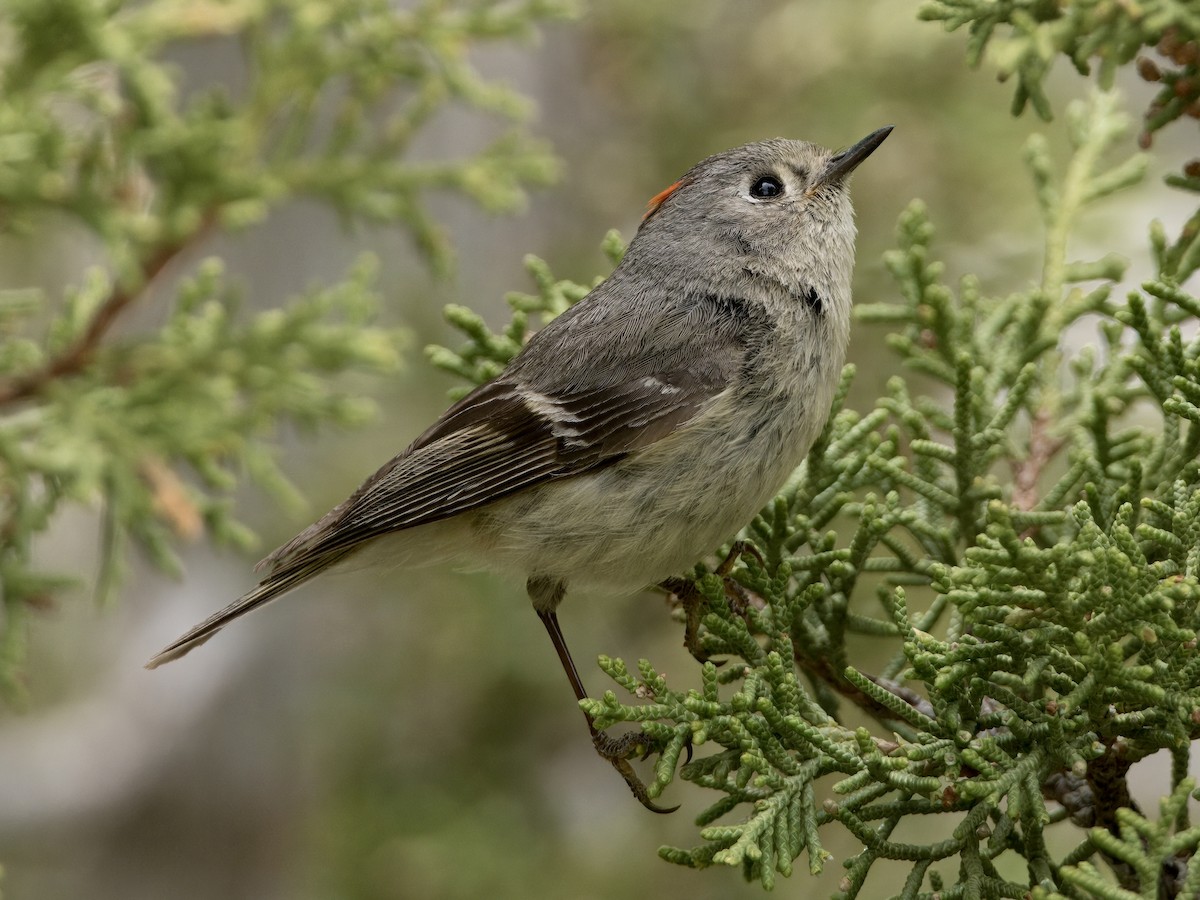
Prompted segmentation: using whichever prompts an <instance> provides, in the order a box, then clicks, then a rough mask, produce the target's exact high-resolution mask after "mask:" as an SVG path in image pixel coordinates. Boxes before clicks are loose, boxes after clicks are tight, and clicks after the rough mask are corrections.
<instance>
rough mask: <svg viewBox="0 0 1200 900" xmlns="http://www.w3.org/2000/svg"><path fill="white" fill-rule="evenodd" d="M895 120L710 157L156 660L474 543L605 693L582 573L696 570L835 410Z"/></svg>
mask: <svg viewBox="0 0 1200 900" xmlns="http://www.w3.org/2000/svg"><path fill="white" fill-rule="evenodd" d="M891 130H892V129H891V127H890V126H889V127H887V128H881V129H879V130H878V131H875V132H873V133H871V134H869V135H868V136H867V137H865V138H863V139H862V140H861V141H859V142H858V143H857V144H855V145H854V146H852V147H850V148H849V149H847V150H844V151H842V152H840V153H834V152H831V151H829V150H825V149H824V148H822V147H818V146H816V145H815V144H810V143H806V142H804V141H789V140H770V141H762V142H760V143H755V144H747V145H745V146H743V147H738V148H736V149H734V150H729V151H726V152H725V153H719V154H717V155H716V156H712V157H709V158H708V159H706V160H704V161H703V162H701V163H699V164H697V165H696V166H695V167H694V168H692V169H691V170H690V171H689V172H688V173H687V174H685V175H684V176H683V177H682V178H680V179H679V181H677V182H675V184H673V185H671V187H669V188H667V190H665V191H663V192H662V193H661V194H659V195H658V196H657V197H655V198H654V199H653V200H651V201H650V207H649V209H648V211H647V213H646V215H645V217H644V219H643V220H642V224H641V227H640V228H639V229H638V232H637V235H636V236H635V237H634V239H633V241H632V243H630V245H629V248H628V250H627V251H626V252H625V257H624V259H622V261H621V264H620V265H619V266H617V268H616V270H615V271H614V272H613V273H612V275H610V276H609V278H608V279H607V280H606V281H604V282H603V283H602V284H600V285H599V286H597V287H596V288H595V290H593V291H592V292H591V293H590V294H588V295H587V297H585V298H584V299H583V300H581V301H580V302H579V303H577V304H576V305H575V306H573V307H572V308H571V309H569V310H567V311H566V312H565V313H563V314H562V315H561V316H559V317H558V318H556V319H554V320H553V321H552V322H550V323H549V324H548V325H546V327H545V328H543V329H542V330H541V331H539V332H538V333H537V334H535V335H534V336H533V337H532V338H531V339H530V340H529V343H528V344H527V345H526V346H525V348H524V349H523V350H522V351H521V353H520V354H519V355H518V356H517V357H516V358H515V359H514V360H513V361H512V362H511V363H510V364H509V366H508V368H506V369H505V370H504V371H503V372H502V373H501V374H500V375H499V376H497V377H496V378H495V379H494V380H493V381H490V382H488V383H487V384H485V385H483V386H481V387H479V388H477V389H476V390H474V391H472V392H471V393H470V394H468V395H467V396H466V397H464V398H463V399H462V400H460V401H459V402H458V403H456V404H454V405H453V406H452V407H450V409H448V410H446V412H445V413H444V414H443V415H442V416H441V418H439V419H438V420H437V421H436V422H434V423H433V425H432V426H430V427H429V429H428V430H426V431H425V433H424V434H422V435H421V436H420V437H418V438H417V439H416V440H415V441H414V442H413V443H412V445H411V446H410V447H409V448H408V449H407V450H405V451H404V452H403V453H401V454H400V455H399V456H397V457H395V458H394V459H392V460H391V461H390V462H388V463H387V464H385V465H384V466H383V468H381V469H380V470H379V471H378V472H376V473H375V474H374V475H372V476H371V477H370V478H368V479H367V480H366V482H364V483H363V485H362V486H361V487H359V488H358V490H356V491H355V492H354V493H353V495H351V496H350V498H349V499H348V500H346V501H345V502H344V503H342V504H341V505H339V506H338V507H336V508H335V509H334V510H332V511H331V512H330V513H329V514H328V515H326V516H325V517H324V518H323V519H321V520H320V521H319V522H317V523H316V524H314V525H312V526H310V527H309V528H307V529H306V530H305V531H303V532H301V533H300V534H299V535H297V536H296V537H294V538H293V539H292V540H290V541H289V542H288V543H286V544H284V545H283V546H282V547H280V548H279V549H278V550H276V551H275V552H274V553H272V554H271V555H270V556H268V557H267V558H266V559H265V560H263V561H262V562H261V563H260V564H259V568H260V569H263V570H265V572H266V574H265V575H264V577H263V579H262V581H261V582H260V583H259V585H258V586H257V587H255V588H254V589H253V590H251V591H250V592H249V593H248V594H246V595H245V596H244V597H242V598H241V599H239V600H236V601H234V602H233V603H231V604H230V605H229V606H227V607H226V608H225V609H223V610H221V611H220V612H218V613H216V614H215V615H213V616H212V617H211V618H209V619H207V620H205V621H204V622H201V623H200V624H199V625H197V626H196V627H195V628H193V629H192V630H191V631H189V632H187V633H186V634H184V635H183V636H182V637H180V638H179V639H178V640H176V641H174V642H172V643H171V644H169V645H168V646H167V647H165V648H164V649H163V650H162V651H161V652H160V653H159V654H158V655H157V656H155V657H154V658H153V659H151V660H150V662H149V663H148V664H147V667H148V668H155V667H156V666H159V665H161V664H163V663H165V662H168V661H170V660H173V659H177V658H179V657H180V656H183V655H184V654H185V653H187V652H188V651H189V650H191V649H192V648H193V647H195V646H197V645H199V644H201V643H203V642H204V641H206V640H208V639H209V638H210V637H212V635H213V634H215V633H216V632H217V631H219V630H220V629H221V628H223V627H224V626H225V625H227V624H228V623H229V622H231V621H233V620H234V619H236V618H238V617H239V616H241V615H243V614H245V613H247V612H249V611H250V610H252V609H255V608H256V607H259V606H261V605H263V604H264V603H267V602H268V601H271V600H274V599H275V598H277V597H279V596H281V595H283V594H284V593H286V592H288V591H290V590H291V589H292V588H294V587H296V586H298V585H300V584H303V583H304V582H306V581H308V580H309V579H310V578H312V577H313V576H314V575H316V574H318V573H319V572H321V571H323V570H325V569H327V568H329V567H330V566H333V565H335V564H337V563H340V562H342V561H344V560H346V559H347V558H349V557H350V556H355V557H356V561H364V560H366V561H369V557H375V558H377V559H379V560H386V561H387V562H388V564H390V565H396V564H400V565H416V564H423V563H428V562H436V561H441V560H448V561H453V560H456V559H457V560H460V561H467V562H470V563H477V562H480V561H482V562H484V563H485V564H486V565H488V566H490V567H491V568H494V569H499V570H504V571H511V572H514V573H516V574H517V575H519V576H520V577H523V578H525V579H526V586H527V589H528V592H529V597H530V599H531V600H532V601H533V608H534V610H535V611H536V612H537V614H538V616H539V617H540V618H541V620H542V623H543V624H544V625H545V626H546V630H547V631H548V632H549V634H550V639H551V640H552V641H553V642H554V647H555V650H556V651H557V652H558V655H559V659H560V660H561V662H562V665H563V668H564V670H565V671H566V673H567V677H568V678H569V679H570V681H571V686H572V688H573V689H574V691H575V696H576V697H577V698H578V699H580V700H582V699H584V698H585V697H586V696H587V693H586V691H585V690H584V687H583V682H582V681H581V680H580V678H579V674H578V672H577V671H576V669H575V664H574V663H573V662H572V660H571V655H570V652H569V651H568V650H567V645H566V642H565V640H564V639H563V635H562V631H561V630H560V628H559V624H558V617H557V614H556V612H555V611H556V610H557V608H558V604H559V603H560V602H561V601H562V599H563V596H564V595H565V594H566V592H567V589H568V587H572V588H579V587H598V588H600V589H602V590H604V591H607V592H610V593H616V592H631V591H634V590H637V589H639V588H643V587H645V586H647V585H650V584H654V583H656V582H659V581H661V580H663V579H665V578H667V577H668V576H672V575H675V574H677V573H679V572H681V571H683V570H684V569H686V568H687V567H689V566H691V565H692V564H694V563H695V562H696V560H697V559H699V558H700V557H701V556H702V555H703V554H704V553H706V552H708V551H711V550H713V549H714V548H716V547H718V546H719V545H720V544H721V543H722V542H724V541H726V540H728V539H729V538H730V537H732V536H733V535H734V534H735V533H736V532H737V531H738V529H740V528H741V527H743V526H744V525H745V524H746V523H747V522H749V521H750V520H751V519H752V518H753V517H754V515H755V514H756V513H757V512H758V511H759V509H761V508H762V507H763V505H764V504H766V503H767V501H768V500H770V498H771V497H772V496H773V495H774V494H775V492H776V491H778V489H779V488H780V486H781V485H782V484H783V483H784V481H785V480H786V479H787V477H788V475H789V474H790V473H791V472H792V470H794V469H795V468H796V467H797V466H798V465H799V464H800V462H801V461H802V460H803V459H804V456H805V454H807V453H808V450H809V447H810V446H812V443H813V441H814V440H815V439H816V437H817V435H818V433H819V432H820V431H821V429H822V427H824V424H825V420H826V418H827V417H828V415H829V406H830V403H831V401H832V397H833V392H834V389H835V387H836V385H837V381H838V376H839V373H840V372H841V369H842V363H843V360H844V358H845V353H846V343H847V340H848V339H849V335H850V276H851V271H852V269H853V266H854V235H855V228H854V211H853V209H852V208H851V205H850V197H849V192H848V190H847V185H846V181H847V177H848V176H849V175H850V173H851V172H853V171H854V169H855V167H857V166H858V164H859V163H861V162H862V161H863V160H864V159H866V158H867V157H868V156H869V155H870V154H871V153H872V151H874V150H875V148H877V147H878V146H879V145H880V144H881V143H883V141H884V139H885V138H886V137H887V136H888V134H889V133H890V132H891ZM588 726H589V728H590V729H591V732H592V738H593V742H594V743H595V745H596V749H597V750H598V751H599V752H600V754H601V755H602V756H604V757H605V758H606V759H608V760H609V761H610V762H611V763H612V764H613V766H614V767H615V768H616V769H617V770H618V771H619V772H620V773H621V774H622V776H623V777H624V778H625V780H626V782H627V783H628V784H629V786H630V788H631V789H632V790H633V792H634V794H635V796H637V797H638V799H639V800H640V801H641V802H642V803H643V804H644V805H646V806H647V807H649V808H651V809H654V810H655V811H659V812H663V811H666V810H661V809H659V808H658V807H656V806H654V805H653V804H652V803H651V802H650V800H649V798H648V797H647V796H646V791H645V787H644V786H643V785H642V783H641V781H640V780H639V779H638V778H637V776H636V774H635V773H634V772H633V769H632V767H631V766H630V764H629V762H628V759H627V757H628V756H629V755H630V753H631V751H632V748H633V746H634V744H635V743H636V741H635V740H629V739H627V740H620V739H612V738H609V737H607V736H606V735H604V734H602V733H601V732H599V731H598V730H597V729H596V728H595V727H594V726H593V725H592V721H591V719H590V718H589V719H588ZM637 737H638V735H637V733H636V732H635V733H634V735H633V738H634V739H636V738H637Z"/></svg>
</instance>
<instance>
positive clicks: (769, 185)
mask: <svg viewBox="0 0 1200 900" xmlns="http://www.w3.org/2000/svg"><path fill="white" fill-rule="evenodd" d="M782 193H783V182H781V181H780V180H779V179H778V178H776V177H775V176H774V175H760V176H759V177H758V178H757V179H756V180H755V182H754V184H752V185H750V196H751V197H759V198H761V199H766V198H767V197H778V196H779V195H780V194H782Z"/></svg>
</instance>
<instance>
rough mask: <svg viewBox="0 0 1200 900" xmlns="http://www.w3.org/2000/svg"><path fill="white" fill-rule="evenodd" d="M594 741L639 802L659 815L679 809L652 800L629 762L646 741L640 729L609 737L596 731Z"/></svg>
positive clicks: (649, 750)
mask: <svg viewBox="0 0 1200 900" xmlns="http://www.w3.org/2000/svg"><path fill="white" fill-rule="evenodd" d="M592 743H593V745H594V746H595V748H596V752H597V753H599V754H600V756H602V757H603V758H604V759H607V760H608V761H609V763H611V764H612V767H613V768H614V769H616V770H617V772H619V773H620V775H621V777H622V778H624V779H625V783H626V784H627V785H629V790H630V791H632V792H633V796H634V797H636V798H637V801H638V803H640V804H642V806H644V807H646V809H648V810H650V812H652V813H658V814H659V815H666V814H667V813H673V812H675V810H677V809H679V807H678V806H672V807H663V806H659V805H658V804H657V803H655V802H654V801H653V800H651V799H650V793H649V791H647V789H646V785H645V783H644V782H643V781H642V779H640V778H639V777H638V775H637V773H636V772H635V771H633V766H631V765H630V764H629V756H630V755H631V754H632V753H635V752H637V748H638V747H641V746H643V745H644V743H645V742H644V735H643V734H642V733H641V732H640V731H631V732H629V733H628V734H623V735H621V736H620V737H618V738H612V737H609V736H608V735H607V734H604V733H603V732H595V733H594V734H593V735H592ZM652 749H653V748H652V747H647V749H646V751H645V753H644V755H643V756H642V759H645V758H646V756H649V754H650V752H651V751H652Z"/></svg>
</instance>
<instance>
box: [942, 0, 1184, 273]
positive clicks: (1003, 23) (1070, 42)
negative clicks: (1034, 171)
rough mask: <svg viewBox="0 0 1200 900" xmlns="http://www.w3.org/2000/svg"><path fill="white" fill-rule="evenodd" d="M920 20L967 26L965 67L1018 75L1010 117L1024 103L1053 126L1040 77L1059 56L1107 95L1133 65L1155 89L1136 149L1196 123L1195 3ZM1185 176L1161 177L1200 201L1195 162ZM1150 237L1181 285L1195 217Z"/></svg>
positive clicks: (1149, 2) (966, 9) (960, 4)
mask: <svg viewBox="0 0 1200 900" xmlns="http://www.w3.org/2000/svg"><path fill="white" fill-rule="evenodd" d="M920 15H921V17H922V18H924V19H929V20H932V21H939V22H942V23H944V24H945V26H946V28H947V29H948V30H951V31H953V30H955V29H958V28H964V27H965V28H966V29H967V30H968V32H969V35H970V37H969V39H968V42H967V61H968V62H969V63H970V64H971V65H972V66H978V65H979V64H980V63H981V62H982V60H983V59H984V58H985V56H986V57H987V58H988V60H989V61H990V62H991V63H992V64H993V65H994V66H995V67H996V68H997V70H998V71H999V74H1000V77H1001V78H1002V79H1006V78H1010V77H1014V76H1015V77H1016V81H1017V87H1016V90H1015V92H1014V93H1013V113H1014V114H1018V115H1019V114H1020V113H1021V112H1022V111H1024V109H1025V107H1026V106H1029V105H1031V106H1033V108H1034V110H1035V111H1036V112H1037V114H1038V115H1039V116H1040V117H1041V118H1043V119H1046V120H1049V119H1050V117H1051V109H1050V99H1049V97H1048V95H1047V93H1046V85H1045V81H1046V76H1047V75H1048V73H1049V72H1050V69H1051V67H1052V66H1053V64H1054V62H1055V61H1056V60H1057V59H1058V57H1059V56H1066V57H1067V58H1068V59H1069V60H1070V61H1071V63H1072V64H1073V65H1074V66H1075V68H1076V69H1077V70H1078V71H1079V72H1080V73H1082V74H1084V75H1087V74H1090V73H1092V71H1093V69H1094V70H1095V74H1096V78H1097V80H1098V81H1099V83H1100V85H1101V86H1102V87H1104V88H1110V87H1111V86H1112V83H1113V77H1114V75H1115V74H1116V71H1117V69H1118V68H1120V67H1121V66H1124V65H1127V64H1129V63H1131V62H1134V61H1135V60H1136V63H1137V71H1138V73H1139V74H1140V75H1141V77H1142V78H1144V79H1145V80H1146V81H1149V82H1154V83H1158V84H1161V86H1162V87H1161V89H1160V90H1159V92H1158V94H1157V96H1156V97H1155V98H1154V100H1153V101H1152V102H1151V104H1150V107H1149V109H1147V110H1146V113H1145V116H1144V124H1143V130H1142V134H1141V137H1140V141H1141V144H1142V146H1143V147H1149V146H1150V143H1151V140H1152V138H1153V135H1154V134H1155V132H1157V131H1160V130H1161V129H1163V128H1165V127H1166V126H1167V125H1169V124H1171V123H1172V122H1176V121H1178V120H1180V119H1184V118H1191V119H1193V120H1200V6H1197V5H1196V4H1195V3H1187V2H1182V0H1138V2H1136V3H1123V2H1115V0H1071V2H1069V3H1054V2H1045V0H1004V2H995V0H927V2H926V3H925V4H924V5H923V6H922V7H921V11H920ZM1148 51H1149V53H1148V55H1144V56H1139V54H1142V53H1147V52H1148ZM1182 169H1183V171H1182V172H1181V173H1179V174H1177V175H1170V176H1168V177H1167V183H1168V184H1170V185H1172V186H1173V187H1177V188H1181V189H1183V190H1187V191H1191V192H1192V193H1197V194H1200V157H1197V158H1196V159H1193V160H1190V161H1186V162H1185V164H1184V165H1183V166H1182ZM1154 240H1155V243H1156V245H1157V247H1158V248H1159V253H1160V256H1166V257H1167V260H1166V262H1167V268H1166V270H1165V271H1164V274H1165V275H1167V276H1169V277H1171V278H1173V279H1175V280H1177V281H1184V280H1186V279H1187V277H1188V275H1190V274H1191V273H1192V272H1193V271H1195V269H1196V268H1197V266H1200V215H1197V216H1193V217H1191V218H1190V219H1189V220H1188V221H1187V222H1186V223H1185V224H1184V226H1183V229H1182V230H1181V232H1180V234H1179V236H1178V237H1177V238H1176V239H1175V240H1174V242H1171V243H1170V244H1168V241H1167V239H1166V237H1165V235H1163V233H1162V229H1161V228H1160V227H1158V226H1155V233H1154Z"/></svg>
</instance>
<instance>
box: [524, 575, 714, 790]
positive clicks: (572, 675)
mask: <svg viewBox="0 0 1200 900" xmlns="http://www.w3.org/2000/svg"><path fill="white" fill-rule="evenodd" d="M559 590H560V591H561V590H562V588H561V586H560V587H559ZM529 592H530V595H531V596H534V597H535V598H536V597H537V593H535V585H534V579H530V583H529ZM537 614H538V618H539V619H541V620H542V624H543V625H545V626H546V633H547V634H549V635H550V641H551V642H552V643H553V644H554V649H555V650H556V651H557V652H558V661H559V662H561V663H562V667H563V671H564V672H566V673H567V680H568V681H570V682H571V689H572V690H573V691H575V699H576V700H586V699H588V695H587V691H586V690H584V688H583V681H582V679H580V677H579V671H578V670H577V669H576V668H575V661H574V660H572V659H571V651H570V650H568V649H567V642H566V640H565V639H564V638H563V633H562V629H561V628H560V627H559V625H558V615H557V614H556V613H555V612H554V610H553V609H551V610H549V611H543V610H542V609H540V608H539V609H538V610H537ZM583 716H584V718H585V719H587V724H588V731H590V732H591V734H592V745H593V746H594V747H595V748H596V752H597V753H599V754H600V756H602V757H603V758H604V759H607V760H608V761H609V763H611V764H612V767H613V768H614V769H616V770H617V771H618V772H619V773H620V774H621V777H622V778H624V779H625V783H626V784H627V785H629V790H631V791H633V796H635V797H637V799H638V802H639V803H641V804H642V806H644V807H646V809H648V810H650V811H651V812H656V813H670V812H675V810H677V809H679V807H678V806H673V807H671V808H670V809H664V808H663V807H661V806H658V805H657V804H655V803H654V801H652V800H651V799H650V796H649V795H648V794H647V793H646V785H645V784H644V783H643V782H642V780H641V779H640V778H638V776H637V773H636V772H634V771H633V766H631V765H630V764H629V758H630V757H631V756H634V755H637V754H639V753H640V754H641V755H642V758H643V759H644V758H645V756H646V755H648V754H649V752H650V749H651V748H649V747H647V746H646V741H645V735H643V734H642V733H641V732H638V731H631V732H629V733H628V734H624V735H622V736H621V737H618V738H613V737H609V736H608V735H607V734H605V733H604V732H603V731H600V730H599V729H598V728H597V727H596V723H595V721H594V720H593V719H592V717H591V716H590V715H589V714H588V713H587V712H584V714H583ZM690 749H691V748H689V756H690Z"/></svg>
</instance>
